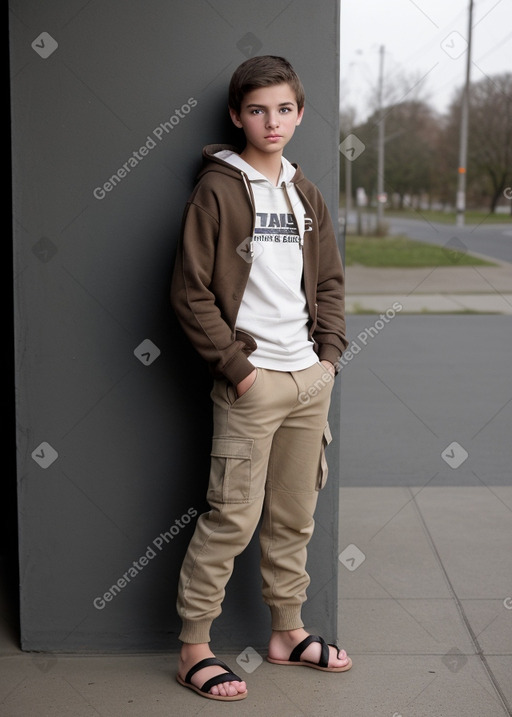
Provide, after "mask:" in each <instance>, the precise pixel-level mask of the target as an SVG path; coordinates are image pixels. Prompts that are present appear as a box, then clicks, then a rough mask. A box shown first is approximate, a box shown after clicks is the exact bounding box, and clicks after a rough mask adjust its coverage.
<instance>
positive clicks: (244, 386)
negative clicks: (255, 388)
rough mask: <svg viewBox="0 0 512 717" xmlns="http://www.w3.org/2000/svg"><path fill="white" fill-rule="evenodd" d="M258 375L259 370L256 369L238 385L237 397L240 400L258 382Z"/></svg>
mask: <svg viewBox="0 0 512 717" xmlns="http://www.w3.org/2000/svg"><path fill="white" fill-rule="evenodd" d="M257 374H258V370H257V369H254V370H253V371H251V373H250V374H249V375H248V376H246V377H245V378H244V379H242V381H240V383H237V385H236V395H237V396H238V398H240V396H243V395H244V393H245V392H246V391H248V390H249V389H250V388H251V386H252V384H253V383H254V382H255V381H256V376H257Z"/></svg>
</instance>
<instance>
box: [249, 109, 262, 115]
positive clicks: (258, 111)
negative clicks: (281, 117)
mask: <svg viewBox="0 0 512 717" xmlns="http://www.w3.org/2000/svg"><path fill="white" fill-rule="evenodd" d="M262 112H263V110H260V109H254V110H251V114H252V115H258V114H261V113H262Z"/></svg>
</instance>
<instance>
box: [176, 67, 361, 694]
mask: <svg viewBox="0 0 512 717" xmlns="http://www.w3.org/2000/svg"><path fill="white" fill-rule="evenodd" d="M228 107H229V113H230V116H231V119H232V121H233V123H234V124H235V125H236V127H238V128H239V129H241V130H243V134H244V139H245V146H244V148H243V150H242V151H241V152H240V153H239V152H238V151H237V150H236V149H235V148H234V147H230V146H224V145H208V146H207V147H205V148H204V150H203V167H202V170H201V171H200V173H199V176H198V181H197V184H196V186H195V189H194V191H193V192H192V195H191V197H190V198H189V201H188V203H187V205H186V208H185V212H184V217H183V225H182V233H181V240H180V243H179V247H178V254H177V260H176V265H175V269H174V274H173V281H172V289H171V300H172V306H173V308H174V310H175V312H176V314H177V316H178V319H179V321H180V323H181V325H182V326H183V329H184V331H185V333H186V334H187V336H188V338H189V339H190V341H191V342H192V344H193V346H194V347H195V348H196V349H197V351H198V352H199V354H200V355H201V356H202V357H203V358H204V359H205V361H206V362H207V363H208V365H209V366H210V369H211V371H212V374H213V378H214V383H213V389H212V392H211V398H212V401H213V422H214V423H213V439H212V450H211V469H210V480H209V486H208V492H207V499H208V503H209V505H210V510H209V511H208V512H206V513H204V514H203V515H201V516H200V517H199V518H198V520H197V524H196V528H195V532H194V534H193V536H192V539H191V541H190V545H189V548H188V551H187V553H186V556H185V559H184V561H183V565H182V569H181V574H180V581H179V588H178V599H177V610H178V614H179V615H180V617H181V620H182V630H181V633H180V636H179V639H180V641H181V642H182V648H181V653H180V659H179V667H178V674H177V680H178V682H179V683H180V684H182V685H183V686H185V687H188V688H191V689H193V690H195V691H196V692H198V693H199V694H201V695H202V696H204V697H208V698H210V699H217V700H225V701H228V700H229V701H231V700H240V699H243V698H245V697H246V696H247V686H246V683H245V681H243V680H242V679H241V678H240V677H239V676H237V675H236V674H234V673H232V672H231V671H230V669H229V667H227V665H225V664H224V663H223V662H222V661H220V660H218V659H217V658H215V656H214V654H213V652H212V651H211V650H210V647H209V642H210V627H211V624H212V622H213V620H214V619H215V618H216V617H217V616H218V615H219V614H220V613H221V603H222V600H223V598H224V594H225V586H226V584H227V582H228V580H229V578H230V576H231V573H232V570H233V563H234V559H235V557H236V556H237V555H239V554H240V553H241V552H242V551H243V550H244V548H245V547H246V546H247V544H248V543H249V541H250V539H251V537H252V535H253V533H254V532H255V530H256V528H257V527H258V524H259V523H260V519H261V525H260V533H259V539H260V545H261V566H260V567H261V575H262V580H263V588H262V593H263V599H264V601H265V603H266V604H267V605H268V606H269V608H270V613H271V623H272V634H271V637H270V642H269V647H268V657H267V659H268V660H269V661H270V662H273V663H275V664H281V665H307V666H309V667H313V668H315V669H320V670H325V671H328V672H343V671H345V670H348V669H350V667H351V665H352V662H351V660H350V658H349V657H347V654H346V652H345V651H344V650H340V649H339V648H338V647H337V646H336V645H333V644H330V645H328V644H327V643H326V642H325V641H324V640H323V638H321V637H318V636H311V635H308V633H307V632H306V631H305V630H304V628H303V625H304V623H303V622H302V619H301V608H302V604H303V603H304V601H305V600H306V588H307V586H308V585H309V575H308V573H307V572H306V557H307V548H306V546H307V544H308V542H309V540H310V538H311V535H312V533H313V527H314V520H313V515H314V511H315V507H316V503H317V497H318V491H319V490H320V489H321V488H322V487H323V485H324V482H325V479H326V475H327V472H326V471H327V469H326V463H325V455H324V451H325V447H326V445H327V444H328V442H329V441H330V434H329V426H328V420H327V417H328V410H329V403H330V396H331V391H332V385H333V382H334V376H335V374H336V371H337V368H338V367H339V363H338V362H339V359H340V356H341V354H342V352H343V350H344V349H345V348H346V347H347V343H348V342H347V340H346V338H345V318H344V277H343V267H342V262H341V257H340V254H339V251H338V247H337V244H336V238H335V234H334V230H333V226H332V222H331V219H330V215H329V212H328V210H327V207H326V204H325V202H324V200H323V198H322V195H321V194H320V191H319V190H318V188H317V187H316V186H315V185H313V184H312V183H311V182H310V181H308V180H307V179H306V178H305V176H304V174H303V173H302V171H301V169H300V168H299V167H298V166H297V165H292V164H291V163H290V162H289V161H288V160H286V159H285V158H284V157H283V149H284V147H285V146H286V145H287V143H288V142H289V141H290V139H291V138H292V136H293V134H294V132H295V128H296V127H297V126H298V125H299V124H300V123H301V120H302V116H303V114H304V89H303V87H302V84H301V81H300V79H299V78H298V76H297V74H296V73H295V71H294V69H293V67H292V66H291V65H290V63H289V62H288V61H287V60H286V59H284V58H282V57H276V56H271V55H265V56H259V57H253V58H251V59H249V60H246V61H245V62H243V63H242V64H241V65H240V66H239V67H238V69H237V70H235V72H234V74H233V76H232V78H231V82H230V86H229V99H228Z"/></svg>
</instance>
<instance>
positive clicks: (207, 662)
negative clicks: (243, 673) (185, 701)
mask: <svg viewBox="0 0 512 717" xmlns="http://www.w3.org/2000/svg"><path fill="white" fill-rule="evenodd" d="M212 665H218V666H219V667H222V669H224V670H226V672H223V673H222V674H221V675H216V677H211V678H210V679H209V680H206V682H205V683H204V684H203V685H201V687H196V686H195V685H193V684H192V682H191V681H190V680H191V678H192V676H193V675H195V674H196V672H199V670H202V669H203V668H204V667H211V666H212ZM176 679H177V681H178V682H179V683H180V685H183V687H188V688H189V689H190V690H194V692H197V694H198V695H201V697H206V698H207V699H209V700H219V701H221V702H236V701H238V700H244V699H245V698H246V697H247V694H248V693H247V690H246V691H245V692H239V693H238V694H237V695H233V696H232V697H227V696H224V695H212V694H210V690H211V688H212V687H213V686H214V685H220V684H222V683H223V682H243V680H242V678H241V677H238V675H235V673H234V672H231V670H230V669H229V667H228V666H227V665H226V664H225V663H224V662H222V660H219V659H218V658H217V657H206V658H205V659H204V660H200V661H199V662H198V663H197V664H195V665H194V666H193V667H191V668H190V670H189V671H188V672H187V675H186V677H185V679H183V678H182V677H180V675H178V674H177V675H176Z"/></svg>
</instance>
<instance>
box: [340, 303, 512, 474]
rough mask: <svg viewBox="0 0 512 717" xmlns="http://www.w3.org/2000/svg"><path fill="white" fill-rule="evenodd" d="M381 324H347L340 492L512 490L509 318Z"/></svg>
mask: <svg viewBox="0 0 512 717" xmlns="http://www.w3.org/2000/svg"><path fill="white" fill-rule="evenodd" d="M378 318H379V317H378V316H375V315H366V316H365V315H357V316H348V317H347V335H348V337H349V339H350V342H351V343H353V344H354V346H353V347H352V348H353V351H352V355H351V358H350V361H347V365H345V366H343V368H342V370H341V373H340V381H341V391H340V394H341V396H340V411H341V426H340V439H341V448H340V455H341V478H340V480H341V485H342V486H397V485H402V486H424V485H426V484H427V483H428V484H429V485H431V486H432V485H444V486H447V485H452V486H482V485H495V486H504V485H508V486H510V485H512V470H511V466H512V442H511V441H510V424H511V421H512V378H511V372H510V355H511V353H512V332H511V331H510V318H509V317H507V316H472V315H468V316H438V315H431V316H428V315H425V316H421V317H418V316H401V315H396V316H395V317H394V318H392V319H391V320H390V321H388V322H387V323H385V322H382V321H380V322H379V321H378ZM349 348H350V347H349ZM455 444H456V445H455ZM450 446H451V448H449V447H450ZM445 451H446V452H447V454H448V458H446V454H445V457H444V458H443V453H444V452H445ZM466 453H467V454H468V455H467V456H466V455H465V454H466ZM450 457H452V459H453V460H455V459H458V460H457V461H456V463H455V464H454V463H453V460H452V463H451V464H450Z"/></svg>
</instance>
